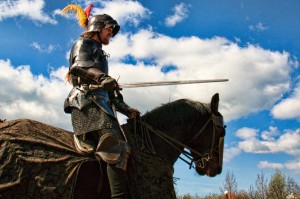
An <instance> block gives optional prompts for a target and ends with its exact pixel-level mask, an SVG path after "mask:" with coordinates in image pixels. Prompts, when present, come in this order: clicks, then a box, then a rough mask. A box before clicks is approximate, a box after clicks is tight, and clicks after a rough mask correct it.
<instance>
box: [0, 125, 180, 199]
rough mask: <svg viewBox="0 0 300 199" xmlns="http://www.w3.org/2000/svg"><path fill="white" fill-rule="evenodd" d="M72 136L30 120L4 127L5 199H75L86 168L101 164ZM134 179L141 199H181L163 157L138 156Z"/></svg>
mask: <svg viewBox="0 0 300 199" xmlns="http://www.w3.org/2000/svg"><path fill="white" fill-rule="evenodd" d="M72 136H73V133H72V132H68V131H66V130H63V129H60V128H56V127H53V126H50V125H47V124H43V123H40V122H38V121H33V120H28V119H19V120H13V121H6V122H3V123H0V198H9V199H13V198H43V199H50V198H64V199H68V198H73V194H74V188H75V185H76V181H77V177H78V173H79V171H80V167H81V165H82V164H83V163H86V162H92V161H97V160H96V159H95V157H94V156H93V155H92V156H84V155H82V154H80V153H78V152H77V151H76V149H75V146H74V143H73V137H72ZM130 140H133V139H129V141H130ZM128 173H129V179H130V185H131V190H132V192H133V195H134V196H135V198H136V199H139V198H141V199H142V198H149V199H150V198H153V199H154V198H155V199H159V198H164V199H168V198H170V199H174V198H176V196H175V191H174V186H173V168H170V166H168V165H166V164H165V163H164V162H163V161H161V160H160V159H158V158H157V157H155V156H153V155H151V154H147V153H141V152H140V151H139V150H133V152H132V154H131V159H130V161H129V165H128ZM87 198H88V197H87Z"/></svg>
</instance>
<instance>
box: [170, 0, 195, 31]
mask: <svg viewBox="0 0 300 199" xmlns="http://www.w3.org/2000/svg"><path fill="white" fill-rule="evenodd" d="M172 10H173V14H172V15H170V16H168V17H167V18H166V19H165V24H166V26H169V27H172V26H175V25H176V24H177V23H179V22H181V21H183V20H184V19H185V18H187V16H188V12H189V10H188V6H187V5H186V4H185V3H182V2H181V3H180V4H177V5H175V6H174V8H173V9H172Z"/></svg>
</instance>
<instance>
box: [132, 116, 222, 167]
mask: <svg viewBox="0 0 300 199" xmlns="http://www.w3.org/2000/svg"><path fill="white" fill-rule="evenodd" d="M137 122H139V123H140V124H142V125H144V126H145V127H146V128H147V129H148V130H150V131H151V132H153V133H155V134H156V135H157V136H159V137H160V138H161V139H163V140H164V141H166V142H167V143H168V144H169V145H171V146H172V147H173V148H175V149H176V150H178V151H179V152H180V153H181V154H183V155H184V156H185V157H186V158H187V159H189V161H190V162H189V161H188V160H186V159H184V158H182V157H179V158H180V159H181V160H183V161H184V162H185V163H187V164H188V165H189V168H190V169H191V168H192V167H198V168H201V169H203V168H205V166H206V165H207V163H208V162H209V160H211V159H212V153H213V151H214V148H215V147H214V143H215V137H216V131H223V132H224V133H223V134H221V136H220V137H219V143H218V146H219V151H218V153H219V166H220V167H222V163H223V147H224V136H225V128H226V126H224V123H223V117H221V116H216V115H214V114H212V115H211V117H210V118H208V120H207V121H206V122H205V124H204V125H203V127H202V128H201V129H200V130H199V131H198V133H196V134H195V135H194V136H193V137H192V138H191V139H190V140H189V141H188V144H190V143H191V142H193V141H194V140H195V139H196V138H197V137H199V136H200V135H201V134H202V133H203V132H204V130H205V129H206V128H207V126H208V124H209V123H210V122H212V123H213V125H212V126H213V137H212V140H211V147H210V150H209V152H207V153H204V154H202V153H201V152H199V151H197V150H195V149H193V148H191V147H189V146H188V145H186V144H184V143H182V142H179V141H178V140H176V139H174V138H173V137H171V136H169V135H167V134H166V133H164V132H162V131H159V130H157V129H154V128H153V127H152V126H151V125H149V124H147V123H146V122H144V121H141V120H137ZM186 149H188V150H189V151H190V152H189V151H187V150H186ZM193 154H194V155H197V156H198V157H199V158H198V159H196V160H194V158H193ZM193 164H195V166H193Z"/></svg>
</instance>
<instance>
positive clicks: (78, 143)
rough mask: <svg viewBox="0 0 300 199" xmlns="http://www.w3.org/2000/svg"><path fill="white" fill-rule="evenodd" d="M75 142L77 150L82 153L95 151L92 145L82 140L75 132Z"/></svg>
mask: <svg viewBox="0 0 300 199" xmlns="http://www.w3.org/2000/svg"><path fill="white" fill-rule="evenodd" d="M73 138H74V144H75V147H76V149H77V151H78V152H79V153H81V154H92V153H94V148H93V147H91V146H90V145H88V144H86V143H84V142H82V141H81V140H79V139H78V137H77V136H76V135H75V134H74V135H73Z"/></svg>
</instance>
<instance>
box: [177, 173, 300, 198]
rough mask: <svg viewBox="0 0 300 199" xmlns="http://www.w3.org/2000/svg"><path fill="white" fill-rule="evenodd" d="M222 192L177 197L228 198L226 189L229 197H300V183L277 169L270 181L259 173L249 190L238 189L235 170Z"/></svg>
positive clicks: (225, 182)
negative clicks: (225, 192) (225, 193)
mask: <svg viewBox="0 0 300 199" xmlns="http://www.w3.org/2000/svg"><path fill="white" fill-rule="evenodd" d="M220 191H221V193H220V194H215V193H214V194H208V195H205V196H202V197H200V196H198V195H196V196H192V195H191V194H186V195H184V196H177V199H226V196H225V195H224V191H227V192H228V193H230V197H229V199H300V185H299V184H298V183H297V182H296V181H295V180H294V179H293V178H291V177H286V176H285V175H284V174H283V173H282V172H281V171H280V170H276V171H275V172H274V174H273V175H272V176H271V178H270V181H268V179H267V178H266V177H265V175H264V173H263V172H261V173H259V174H257V178H256V181H255V184H254V185H251V186H250V189H249V191H244V190H238V186H237V181H236V177H235V175H234V173H233V172H227V174H226V177H225V181H224V183H223V186H222V187H220Z"/></svg>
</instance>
